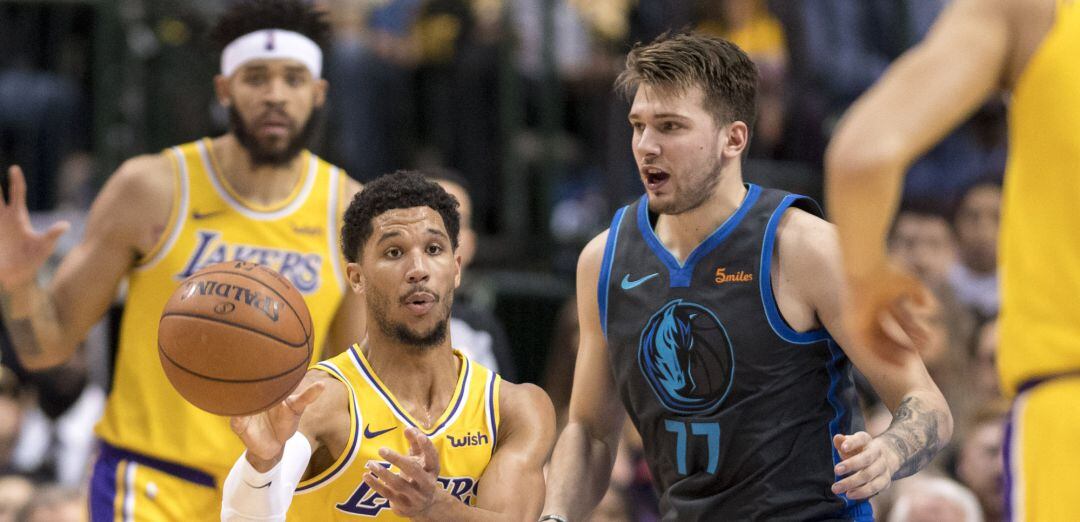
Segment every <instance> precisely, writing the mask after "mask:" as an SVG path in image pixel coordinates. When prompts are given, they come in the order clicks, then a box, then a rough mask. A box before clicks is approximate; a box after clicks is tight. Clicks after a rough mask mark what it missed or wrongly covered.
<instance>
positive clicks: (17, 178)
mask: <svg viewBox="0 0 1080 522" xmlns="http://www.w3.org/2000/svg"><path fill="white" fill-rule="evenodd" d="M8 190H10V191H11V194H9V198H8V199H9V201H10V203H8V204H9V205H11V207H12V208H13V209H15V210H16V211H17V212H23V211H25V210H26V178H25V177H24V176H23V171H22V169H21V168H19V166H18V165H12V166H11V168H10V169H8Z"/></svg>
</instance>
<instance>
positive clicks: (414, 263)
mask: <svg viewBox="0 0 1080 522" xmlns="http://www.w3.org/2000/svg"><path fill="white" fill-rule="evenodd" d="M457 206H458V204H457V201H456V200H454V198H453V197H452V196H450V195H449V194H448V193H447V192H446V191H444V190H443V189H442V188H440V187H439V185H437V184H436V183H435V182H432V181H428V180H426V179H424V177H423V175H421V174H419V173H417V172H398V173H396V174H392V175H388V176H383V177H381V178H378V179H376V180H375V181H372V182H371V183H369V184H368V185H367V186H366V187H365V188H364V191H363V192H361V193H360V195H358V196H357V197H356V198H355V199H354V200H353V202H352V204H350V205H349V209H348V210H347V211H346V214H345V226H344V227H343V228H342V232H341V236H342V240H341V243H342V245H343V247H344V249H345V256H346V257H347V258H348V260H349V264H348V268H347V270H348V274H349V284H350V286H351V287H352V290H353V291H354V292H357V293H362V294H363V295H364V297H365V300H366V303H367V308H366V309H367V324H370V325H372V328H371V330H370V331H369V332H368V338H367V342H366V343H364V344H363V345H353V346H352V347H351V348H350V349H348V350H347V351H346V352H345V353H342V354H340V355H338V356H336V357H334V358H332V359H330V360H327V361H323V362H320V363H319V364H317V365H316V366H314V368H313V369H311V370H309V371H308V374H307V375H306V376H305V377H304V381H303V382H301V384H300V386H299V388H298V389H297V390H298V391H296V392H295V393H294V394H293V395H292V397H290V398H289V399H287V400H286V401H284V402H282V403H281V404H279V405H278V406H276V407H275V408H273V409H271V410H269V411H267V412H264V413H260V414H258V415H255V416H249V417H237V418H234V419H233V421H232V426H233V429H234V430H235V431H236V433H237V434H238V435H239V437H240V438H241V439H242V440H243V441H244V444H245V445H246V446H247V452H246V453H244V455H241V456H240V458H239V459H238V460H237V461H236V465H235V466H234V467H233V470H232V472H231V473H230V474H229V478H228V480H227V481H226V482H225V501H224V505H223V507H222V518H223V519H224V520H284V519H285V518H286V514H287V515H288V518H289V519H294V520H332V519H340V520H354V519H356V517H374V518H376V519H380V520H401V519H403V518H411V519H413V520H438V521H453V520H462V521H466V520H467V521H482V520H532V519H535V517H536V516H537V514H538V513H539V512H540V507H541V505H542V503H543V500H544V476H543V466H544V463H545V462H546V461H547V458H548V456H549V455H550V453H551V446H552V443H553V442H554V439H555V433H554V432H555V412H554V409H553V407H552V406H551V401H550V400H548V398H547V395H546V394H544V392H543V391H541V390H540V389H539V388H537V387H536V386H533V385H531V384H512V383H508V382H504V381H502V380H501V379H500V378H499V376H498V375H497V374H495V373H494V372H492V371H491V370H488V369H487V368H485V367H483V366H481V365H480V364H477V363H476V362H473V361H471V360H469V358H468V357H466V356H464V355H463V354H462V353H461V352H460V351H457V350H455V349H453V348H451V339H450V337H449V336H448V331H449V327H448V323H449V319H450V309H451V305H452V304H453V301H454V289H455V288H457V286H458V283H459V282H460V275H461V272H460V270H461V256H460V255H459V254H458V253H457V247H458V232H459V229H460V215H459V214H458V211H457ZM320 392H321V393H320ZM290 504H291V505H290Z"/></svg>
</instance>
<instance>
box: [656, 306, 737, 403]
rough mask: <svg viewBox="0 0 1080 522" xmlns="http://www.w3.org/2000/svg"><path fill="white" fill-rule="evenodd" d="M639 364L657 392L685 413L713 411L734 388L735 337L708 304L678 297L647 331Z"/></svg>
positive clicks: (665, 307) (659, 314) (662, 399)
mask: <svg viewBox="0 0 1080 522" xmlns="http://www.w3.org/2000/svg"><path fill="white" fill-rule="evenodd" d="M638 365H639V366H640V367H641V372H642V373H643V374H644V376H645V380H646V381H648V382H649V385H650V386H651V387H652V389H653V392H655V393H656V396H657V398H659V399H660V402H661V403H663V405H664V407H666V408H667V409H669V410H671V411H673V412H676V413H681V414H708V413H711V412H713V411H715V410H716V408H717V407H718V406H719V405H720V403H721V402H723V400H724V398H725V397H726V396H727V394H728V391H730V390H731V381H732V376H733V374H734V371H735V362H734V354H733V352H732V349H731V341H730V340H729V339H728V336H727V332H725V331H724V326H723V325H721V324H720V320H719V319H717V318H716V315H714V314H713V313H712V311H710V310H709V309H708V308H705V307H704V306H701V305H699V304H695V303H690V302H686V301H683V300H682V299H676V300H674V301H671V302H669V303H667V304H665V305H664V306H662V307H661V308H660V310H658V311H657V312H656V313H655V314H653V316H652V317H651V318H650V319H649V321H648V322H647V323H646V324H645V328H644V329H642V331H641V340H640V344H639V347H638Z"/></svg>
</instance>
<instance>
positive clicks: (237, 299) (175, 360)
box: [158, 261, 313, 415]
mask: <svg viewBox="0 0 1080 522" xmlns="http://www.w3.org/2000/svg"><path fill="white" fill-rule="evenodd" d="M312 341H313V340H312V329H311V315H310V313H309V312H308V309H307V305H306V304H305V303H304V298H303V297H302V296H301V295H300V292H297V291H296V289H295V288H293V286H292V285H291V284H289V281H288V280H287V279H285V278H284V277H282V276H281V275H280V274H278V273H277V272H275V271H273V270H271V269H269V268H266V267H264V266H262V265H256V264H253V263H247V262H243V261H231V262H226V263H218V264H215V265H211V266H208V267H206V268H203V269H202V270H199V271H198V272H196V273H195V274H193V275H192V276H191V277H189V278H187V279H185V280H184V282H183V283H181V284H180V287H179V288H177V289H176V292H173V295H172V297H170V298H169V302H168V303H166V304H165V310H164V311H163V312H162V313H161V322H160V323H159V326H158V356H159V357H160V358H161V366H162V367H163V368H164V369H165V375H166V376H168V378H169V382H171V383H172V385H173V387H174V388H176V391H178V392H180V395H182V396H183V397H184V398H185V399H187V400H188V401H189V402H191V403H192V404H194V405H195V406H198V407H199V408H202V409H203V410H206V411H208V412H210V413H215V414H218V415H250V414H253V413H258V412H260V411H262V410H265V409H267V408H269V407H271V406H273V405H275V404H277V403H278V402H280V401H282V400H284V399H285V397H287V396H288V395H289V393H290V392H292V390H293V389H294V388H296V385H297V384H299V383H300V379H302V378H303V377H304V373H305V372H306V371H307V367H308V364H309V363H310V362H311V353H312Z"/></svg>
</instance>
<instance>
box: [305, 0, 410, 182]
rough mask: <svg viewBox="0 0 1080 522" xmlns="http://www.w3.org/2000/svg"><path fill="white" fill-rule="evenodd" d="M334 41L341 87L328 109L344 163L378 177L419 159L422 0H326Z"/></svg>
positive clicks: (334, 80) (332, 54)
mask: <svg viewBox="0 0 1080 522" xmlns="http://www.w3.org/2000/svg"><path fill="white" fill-rule="evenodd" d="M322 3H323V4H325V6H326V7H327V8H329V13H330V18H329V19H330V22H331V24H332V26H333V42H332V43H331V46H330V49H329V52H328V53H327V63H326V78H327V80H328V81H329V82H330V84H331V85H334V86H336V87H337V88H335V89H334V94H333V96H332V97H331V98H332V99H331V100H330V101H329V105H331V106H332V109H331V110H329V111H327V114H328V116H329V118H330V122H329V123H330V125H331V127H332V128H333V129H334V130H335V131H336V132H334V133H333V134H332V136H333V138H332V145H333V149H334V152H335V154H336V155H337V159H338V162H339V163H340V164H341V166H342V167H343V168H344V169H345V170H346V172H348V173H349V174H350V175H351V176H353V177H354V178H356V179H358V180H360V181H370V180H372V179H374V178H375V177H377V176H379V175H381V174H383V173H385V172H393V171H395V170H397V169H400V168H404V167H406V166H408V165H409V164H410V163H411V159H412V154H413V152H414V151H413V150H412V148H413V143H414V142H415V141H416V124H415V117H414V112H415V111H414V102H413V89H414V87H415V85H414V82H413V74H414V72H415V68H416V62H417V46H416V43H415V40H414V38H413V29H414V26H415V22H416V16H417V12H418V10H419V9H420V7H421V5H422V2H421V0H323V2H322Z"/></svg>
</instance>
